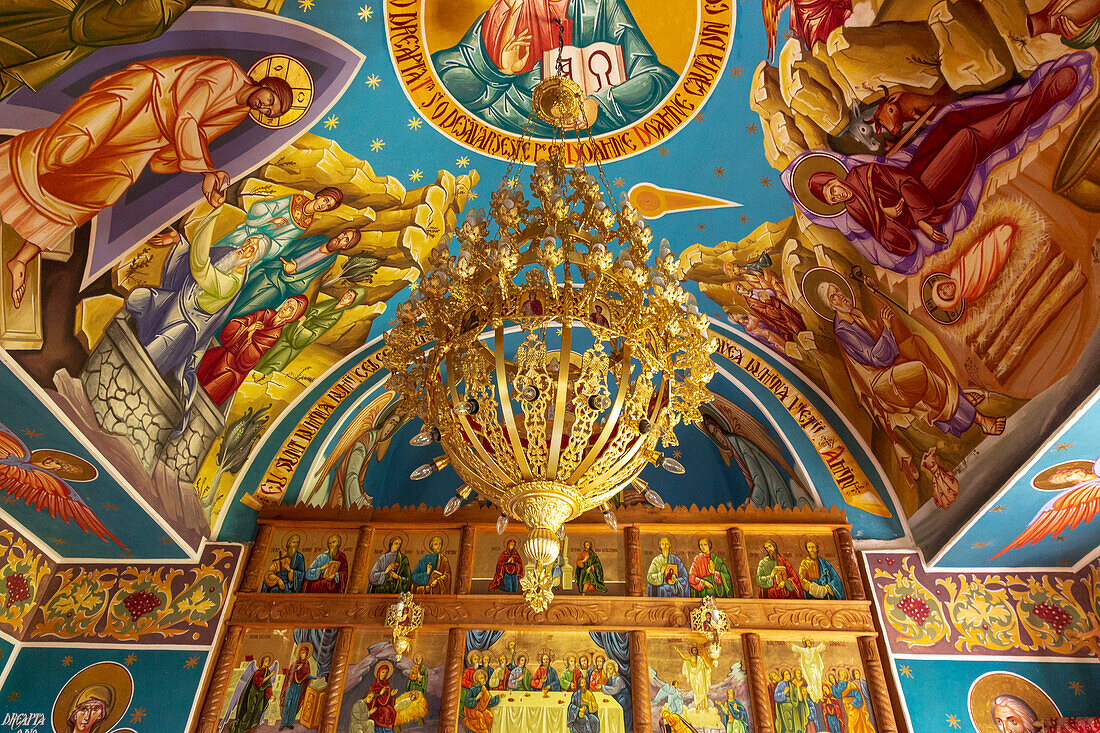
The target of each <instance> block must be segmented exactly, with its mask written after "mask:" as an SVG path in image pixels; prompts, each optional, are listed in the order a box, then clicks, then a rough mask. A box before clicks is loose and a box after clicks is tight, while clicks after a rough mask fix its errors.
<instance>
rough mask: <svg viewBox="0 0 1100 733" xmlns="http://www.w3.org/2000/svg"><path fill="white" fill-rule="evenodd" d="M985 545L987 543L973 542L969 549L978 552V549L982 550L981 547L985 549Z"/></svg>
mask: <svg viewBox="0 0 1100 733" xmlns="http://www.w3.org/2000/svg"><path fill="white" fill-rule="evenodd" d="M987 545H989V543H988V542H975V543H974V544H972V545H971V546H970V549H971V550H980V549H982V548H983V547H986V546H987Z"/></svg>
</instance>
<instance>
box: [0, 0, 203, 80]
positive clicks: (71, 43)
mask: <svg viewBox="0 0 1100 733" xmlns="http://www.w3.org/2000/svg"><path fill="white" fill-rule="evenodd" d="M194 4H195V0H71V1H69V2H65V1H63V0H18V1H17V2H16V1H14V0H13V1H11V2H5V3H0V99H4V98H5V97H7V96H9V95H11V94H13V93H14V92H16V91H18V90H19V89H21V88H22V87H27V88H29V89H31V90H32V91H36V92H37V91H38V90H39V89H41V88H42V87H43V86H45V85H46V84H47V83H48V82H49V81H50V80H52V79H53V78H54V77H56V76H58V75H59V74H60V73H61V72H63V71H65V70H66V69H68V68H69V67H71V66H72V65H73V64H75V63H77V62H78V61H80V60H82V59H84V58H87V57H88V56H89V55H90V54H91V53H92V52H93V51H95V50H96V49H97V48H102V47H104V46H121V45H123V44H126V43H142V42H144V41H150V40H152V39H154V38H156V37H157V36H159V35H160V34H162V33H164V31H166V30H168V26H170V25H172V23H174V22H176V19H177V18H179V17H180V16H181V15H183V12H184V11H185V10H187V9H188V8H189V7H191V6H192V5H194Z"/></svg>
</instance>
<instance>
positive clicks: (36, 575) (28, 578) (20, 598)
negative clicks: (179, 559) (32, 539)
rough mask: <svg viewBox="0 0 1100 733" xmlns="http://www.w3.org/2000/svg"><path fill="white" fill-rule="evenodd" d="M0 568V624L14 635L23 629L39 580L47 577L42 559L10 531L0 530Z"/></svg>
mask: <svg viewBox="0 0 1100 733" xmlns="http://www.w3.org/2000/svg"><path fill="white" fill-rule="evenodd" d="M0 549H2V551H3V553H4V555H3V558H4V559H3V561H4V565H3V568H2V569H0V594H2V595H3V606H0V624H5V625H7V626H10V627H11V628H12V629H13V630H14V631H15V632H16V633H18V632H21V631H22V630H23V622H24V621H25V620H26V616H27V614H29V613H30V612H31V610H32V609H33V608H34V597H35V594H36V593H37V592H38V587H39V585H41V583H42V581H43V580H44V579H45V578H46V576H47V575H49V574H50V568H49V566H48V565H47V564H46V559H45V558H44V557H43V556H42V555H41V554H40V553H38V552H35V551H34V549H32V548H31V547H30V546H29V545H27V544H26V543H25V542H23V540H22V539H21V538H20V537H17V536H15V534H14V533H13V532H11V531H10V530H7V529H4V530H0Z"/></svg>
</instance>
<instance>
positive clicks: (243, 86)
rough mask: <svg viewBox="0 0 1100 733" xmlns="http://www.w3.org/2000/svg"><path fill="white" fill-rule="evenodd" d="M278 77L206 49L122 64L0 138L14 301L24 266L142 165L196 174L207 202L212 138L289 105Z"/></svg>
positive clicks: (1, 213) (213, 188)
mask: <svg viewBox="0 0 1100 733" xmlns="http://www.w3.org/2000/svg"><path fill="white" fill-rule="evenodd" d="M293 96H294V95H293V89H292V88H291V86H290V85H289V84H288V83H287V82H286V81H285V80H283V79H280V78H276V77H265V78H263V79H260V80H258V81H257V80H255V79H253V78H251V77H250V76H249V75H248V74H246V73H245V72H244V70H242V69H241V67H239V66H238V65H237V64H235V63H234V62H232V61H230V60H229V59H226V58H218V57H213V56H179V57H175V58H161V59H151V60H148V61H142V62H139V63H135V64H131V65H130V66H127V67H126V68H124V69H122V70H121V71H117V72H115V73H113V74H108V75H107V76H104V77H103V78H102V79H99V80H98V81H96V82H95V83H94V84H92V86H91V88H90V89H89V90H88V91H87V92H85V93H84V94H82V95H81V96H79V97H77V98H76V99H75V100H74V101H73V103H72V104H71V105H70V106H69V108H68V109H67V110H65V111H64V112H63V113H62V114H61V116H60V117H58V118H57V119H56V120H55V121H54V122H53V124H51V125H50V126H49V127H42V128H38V129H36V130H29V131H27V132H24V133H21V134H19V135H16V136H15V137H13V138H12V139H10V140H8V141H6V142H4V143H0V218H3V220H4V222H5V223H6V224H8V225H9V226H11V227H12V228H13V229H14V230H15V231H16V232H17V233H18V234H19V236H21V237H22V238H23V240H24V244H23V246H22V248H21V249H20V250H19V251H18V252H17V253H16V254H15V255H14V256H13V257H11V258H10V259H9V260H8V262H7V269H8V273H9V276H10V277H11V283H12V288H11V293H12V301H13V303H14V304H15V306H16V307H18V306H19V304H20V302H21V301H22V298H23V292H24V289H25V287H26V268H27V265H28V264H29V263H30V262H31V261H32V260H33V259H34V258H35V257H36V256H37V255H38V254H39V253H40V252H41V251H42V250H51V249H54V248H56V247H58V246H59V245H60V244H61V243H63V242H65V241H66V239H67V237H68V236H69V235H70V234H71V233H72V232H73V231H74V230H75V229H76V228H77V227H79V226H80V225H82V224H84V223H86V222H88V221H90V220H91V219H92V218H93V217H95V215H96V214H98V213H99V212H100V211H102V210H103V209H105V208H107V207H109V206H111V205H112V204H114V203H115V202H116V201H118V200H119V199H120V198H121V197H122V195H123V194H124V193H125V192H126V191H127V190H128V189H129V188H130V186H131V185H133V183H134V182H135V181H137V179H138V176H140V175H141V172H142V171H143V170H145V168H146V167H148V168H149V169H150V170H152V171H153V172H155V173H178V172H188V173H198V174H200V175H202V176H203V183H202V192H203V195H204V196H206V198H207V200H208V201H209V202H210V204H211V206H215V207H217V206H220V205H221V204H222V203H223V202H224V201H225V194H224V190H225V187H226V186H228V185H229V176H228V175H226V173H225V172H224V171H221V170H218V169H217V168H216V167H215V166H214V163H213V162H212V161H211V159H210V151H209V145H210V142H211V141H212V140H214V139H215V138H216V137H218V136H220V135H222V134H223V133H225V132H228V131H229V130H231V129H233V128H234V127H236V126H237V125H238V124H240V123H241V122H242V121H244V118H245V117H247V116H248V115H249V114H250V113H257V114H260V115H263V116H266V117H268V118H276V117H279V116H281V115H282V114H283V112H285V111H287V110H289V109H290V107H291V105H292V104H293Z"/></svg>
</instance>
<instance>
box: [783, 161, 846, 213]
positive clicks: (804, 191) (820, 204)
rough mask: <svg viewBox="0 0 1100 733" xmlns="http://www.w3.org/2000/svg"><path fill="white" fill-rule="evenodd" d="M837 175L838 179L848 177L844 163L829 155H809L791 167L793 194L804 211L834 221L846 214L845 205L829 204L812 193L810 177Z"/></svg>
mask: <svg viewBox="0 0 1100 733" xmlns="http://www.w3.org/2000/svg"><path fill="white" fill-rule="evenodd" d="M822 172H825V173H835V174H836V176H837V178H844V177H845V176H846V175H848V167H847V166H846V165H844V161H842V160H841V159H840V158H838V157H836V156H835V155H830V154H828V153H809V154H806V155H803V156H802V157H801V158H799V159H798V160H796V161H795V162H794V163H793V164H792V165H791V194H792V195H793V196H794V201H795V203H796V204H798V206H799V207H800V208H802V209H803V210H804V211H808V212H809V213H811V214H813V215H814V216H820V217H823V218H826V219H832V218H833V217H835V216H840V215H841V214H842V213H844V204H842V203H840V204H828V203H825V202H824V201H822V200H821V199H819V198H818V197H817V196H814V195H813V194H812V193H810V177H811V176H813V174H815V173H822Z"/></svg>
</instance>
